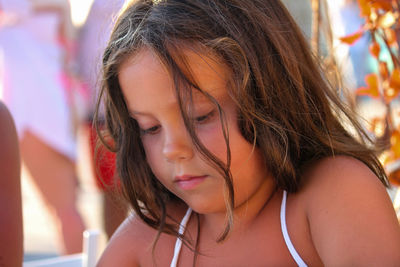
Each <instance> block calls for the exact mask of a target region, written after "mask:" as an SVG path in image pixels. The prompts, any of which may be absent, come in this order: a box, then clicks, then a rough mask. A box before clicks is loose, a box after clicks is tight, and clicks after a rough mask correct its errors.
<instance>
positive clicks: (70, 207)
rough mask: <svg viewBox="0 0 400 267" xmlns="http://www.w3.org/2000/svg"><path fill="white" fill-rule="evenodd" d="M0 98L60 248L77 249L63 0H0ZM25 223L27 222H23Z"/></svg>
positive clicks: (68, 28) (79, 228) (68, 31)
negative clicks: (52, 221) (53, 224)
mask: <svg viewBox="0 0 400 267" xmlns="http://www.w3.org/2000/svg"><path fill="white" fill-rule="evenodd" d="M0 6H1V9H2V12H3V14H6V18H7V19H6V20H3V21H2V24H3V26H2V27H1V30H0V50H1V53H2V54H1V55H2V62H3V67H2V70H3V72H2V77H3V78H2V79H1V80H2V83H3V84H2V87H3V88H2V89H3V91H2V96H1V97H2V99H3V100H4V102H5V104H6V105H7V106H8V108H9V110H10V111H11V114H12V115H13V117H14V120H15V125H16V129H17V133H18V136H19V141H20V154H21V157H22V160H23V163H24V165H25V166H26V168H27V170H28V172H29V174H30V176H31V177H32V178H33V182H34V184H35V185H36V186H37V188H38V189H39V192H40V193H41V196H42V198H43V200H44V202H45V204H46V206H47V208H48V210H49V211H50V213H51V214H52V215H53V217H54V219H55V222H56V225H57V229H58V230H59V234H60V237H61V241H62V244H63V247H62V253H63V254H64V253H65V254H71V253H77V252H80V251H82V232H83V230H84V223H83V220H82V218H81V215H80V214H79V212H78V210H77V207H76V198H77V192H76V190H77V185H78V180H77V177H76V170H75V159H76V139H75V130H74V127H73V120H74V118H73V112H72V109H71V97H69V96H70V92H69V90H68V87H67V79H66V77H67V76H68V75H67V74H66V73H68V65H69V60H70V55H69V54H70V52H71V49H70V48H71V45H70V44H71V43H72V40H73V27H72V23H71V19H70V7H69V2H68V1H67V0H65V1H64V0H0ZM26 223H28V224H29V222H26Z"/></svg>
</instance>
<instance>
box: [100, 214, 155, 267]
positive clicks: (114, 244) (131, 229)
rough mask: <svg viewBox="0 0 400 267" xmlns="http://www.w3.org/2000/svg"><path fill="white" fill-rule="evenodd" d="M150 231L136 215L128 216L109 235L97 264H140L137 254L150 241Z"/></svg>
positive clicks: (139, 253) (101, 265)
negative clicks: (110, 235) (111, 234)
mask: <svg viewBox="0 0 400 267" xmlns="http://www.w3.org/2000/svg"><path fill="white" fill-rule="evenodd" d="M152 232H153V231H152V229H151V228H150V227H149V226H147V225H146V224H145V223H144V222H142V221H141V220H140V219H139V218H138V216H136V215H135V214H132V215H130V216H128V217H127V218H126V219H125V221H124V222H123V223H122V224H121V226H120V227H119V228H118V229H117V230H116V232H115V233H114V234H113V236H112V237H111V239H110V241H109V242H108V244H107V247H106V249H105V250H104V252H103V254H102V256H101V258H100V260H99V262H98V266H99V267H103V266H104V267H105V266H121V267H123V266H140V264H139V261H140V258H139V256H140V255H141V253H142V252H143V248H144V247H145V246H148V245H149V244H150V243H151V241H149V240H151V236H152Z"/></svg>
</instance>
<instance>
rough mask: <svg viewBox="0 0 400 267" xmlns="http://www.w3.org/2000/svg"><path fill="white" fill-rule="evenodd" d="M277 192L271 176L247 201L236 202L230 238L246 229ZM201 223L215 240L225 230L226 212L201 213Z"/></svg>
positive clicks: (203, 229) (203, 228)
mask: <svg viewBox="0 0 400 267" xmlns="http://www.w3.org/2000/svg"><path fill="white" fill-rule="evenodd" d="M275 192H276V185H275V182H274V180H273V179H272V178H271V177H268V178H267V179H265V182H264V183H263V184H262V185H261V186H260V187H259V188H258V190H257V191H256V192H254V194H252V195H251V196H249V197H248V198H247V200H246V201H244V202H242V203H236V205H235V208H234V210H233V214H234V218H233V226H232V229H231V231H230V233H229V235H228V238H229V237H232V236H235V235H237V234H238V233H243V232H244V231H246V229H248V228H249V227H250V226H251V224H252V223H254V221H256V220H257V218H258V217H259V216H260V214H261V213H262V212H263V210H265V208H266V207H267V206H268V203H269V201H270V199H271V198H272V197H273V195H274V193H275ZM200 223H201V231H205V232H207V233H209V235H208V236H210V237H212V239H213V240H214V241H215V240H217V239H218V238H219V237H220V236H221V234H222V233H223V231H224V230H225V227H226V224H227V216H226V212H223V213H210V214H203V215H201V222H200Z"/></svg>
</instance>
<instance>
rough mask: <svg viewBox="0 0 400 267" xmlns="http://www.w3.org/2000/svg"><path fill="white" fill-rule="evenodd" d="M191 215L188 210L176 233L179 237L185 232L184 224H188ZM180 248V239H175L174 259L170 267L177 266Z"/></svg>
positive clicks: (190, 211) (189, 209)
mask: <svg viewBox="0 0 400 267" xmlns="http://www.w3.org/2000/svg"><path fill="white" fill-rule="evenodd" d="M191 214H192V209H191V208H188V210H187V211H186V214H185V216H184V217H183V219H182V221H181V223H180V225H179V230H178V233H179V234H180V235H183V233H184V232H185V228H186V224H187V223H188V221H189V218H190V215H191ZM181 247H182V239H181V238H177V239H176V243H175V249H174V257H173V258H172V261H171V265H170V266H171V267H176V265H177V264H178V259H179V253H180V252H181Z"/></svg>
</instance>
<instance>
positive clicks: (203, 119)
mask: <svg viewBox="0 0 400 267" xmlns="http://www.w3.org/2000/svg"><path fill="white" fill-rule="evenodd" d="M214 115H215V110H212V111H210V112H209V113H207V114H205V115H202V116H199V117H196V118H194V121H195V122H197V123H198V124H204V123H206V122H208V121H209V120H210V119H211V118H212V117H214ZM159 130H160V126H159V125H156V126H153V127H150V128H147V129H142V130H141V134H142V135H145V134H149V135H154V134H157V133H158V131H159Z"/></svg>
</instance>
